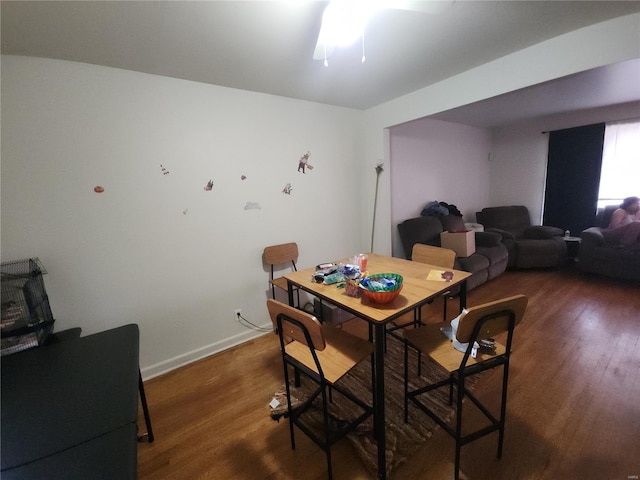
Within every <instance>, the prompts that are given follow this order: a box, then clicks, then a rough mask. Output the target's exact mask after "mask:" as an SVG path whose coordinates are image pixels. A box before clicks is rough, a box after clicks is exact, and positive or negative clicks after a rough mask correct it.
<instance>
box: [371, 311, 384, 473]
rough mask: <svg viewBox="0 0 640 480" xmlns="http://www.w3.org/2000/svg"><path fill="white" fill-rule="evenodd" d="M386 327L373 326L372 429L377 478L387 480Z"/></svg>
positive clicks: (378, 324) (379, 324)
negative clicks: (376, 448)
mask: <svg viewBox="0 0 640 480" xmlns="http://www.w3.org/2000/svg"><path fill="white" fill-rule="evenodd" d="M385 331H386V327H385V324H384V323H376V324H375V332H374V334H375V355H374V375H375V386H374V387H375V388H374V398H373V401H374V402H375V411H374V429H375V433H376V440H377V442H378V478H379V479H385V478H387V462H386V450H387V445H386V439H385V412H384V340H385Z"/></svg>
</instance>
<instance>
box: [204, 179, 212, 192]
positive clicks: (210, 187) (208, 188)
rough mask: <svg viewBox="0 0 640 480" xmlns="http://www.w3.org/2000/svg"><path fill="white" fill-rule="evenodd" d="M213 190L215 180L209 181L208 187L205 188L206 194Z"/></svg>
mask: <svg viewBox="0 0 640 480" xmlns="http://www.w3.org/2000/svg"><path fill="white" fill-rule="evenodd" d="M212 188H213V180H209V182H208V183H207V186H206V187H204V190H205V192H210V191H211V189H212Z"/></svg>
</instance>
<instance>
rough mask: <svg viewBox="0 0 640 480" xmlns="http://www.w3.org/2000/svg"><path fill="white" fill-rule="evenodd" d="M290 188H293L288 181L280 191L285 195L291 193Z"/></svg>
mask: <svg viewBox="0 0 640 480" xmlns="http://www.w3.org/2000/svg"><path fill="white" fill-rule="evenodd" d="M291 190H293V187H292V186H291V184H290V183H287V184H286V185H285V186H284V188H283V189H282V193H286V194H287V195H291Z"/></svg>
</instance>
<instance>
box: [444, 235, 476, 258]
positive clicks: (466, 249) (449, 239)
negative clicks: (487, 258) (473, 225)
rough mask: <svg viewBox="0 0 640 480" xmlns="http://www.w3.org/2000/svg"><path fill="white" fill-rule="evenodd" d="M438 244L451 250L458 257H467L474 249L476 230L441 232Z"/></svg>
mask: <svg viewBox="0 0 640 480" xmlns="http://www.w3.org/2000/svg"><path fill="white" fill-rule="evenodd" d="M440 246H442V248H449V249H451V250H453V251H454V252H456V255H457V256H458V257H468V256H469V255H473V254H474V253H475V251H476V232H474V231H473V230H469V231H464V232H442V233H441V234H440Z"/></svg>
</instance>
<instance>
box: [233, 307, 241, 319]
mask: <svg viewBox="0 0 640 480" xmlns="http://www.w3.org/2000/svg"><path fill="white" fill-rule="evenodd" d="M233 314H234V316H235V319H236V322H239V321H240V317H241V316H242V310H240V309H239V308H236V309H235V310H234V311H233Z"/></svg>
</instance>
